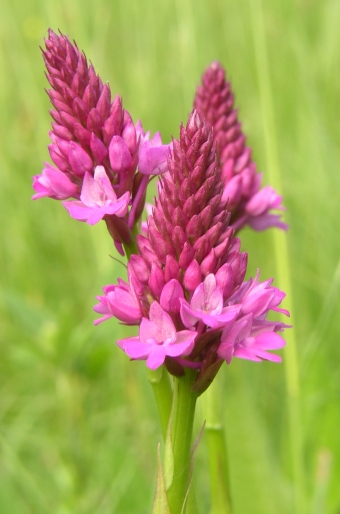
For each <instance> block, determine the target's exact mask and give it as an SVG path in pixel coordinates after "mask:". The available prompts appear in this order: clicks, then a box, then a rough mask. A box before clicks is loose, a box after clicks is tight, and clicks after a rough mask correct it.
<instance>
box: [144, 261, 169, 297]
mask: <svg viewBox="0 0 340 514" xmlns="http://www.w3.org/2000/svg"><path fill="white" fill-rule="evenodd" d="M164 285H165V280H164V273H163V271H162V269H161V267H160V266H159V265H158V264H157V263H156V262H153V263H152V264H151V271H150V278H149V282H148V286H149V288H150V291H151V293H152V294H153V296H154V297H155V298H159V297H160V295H161V292H162V291H163V288H164Z"/></svg>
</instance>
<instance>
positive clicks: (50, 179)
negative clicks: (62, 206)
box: [32, 162, 78, 200]
mask: <svg viewBox="0 0 340 514" xmlns="http://www.w3.org/2000/svg"><path fill="white" fill-rule="evenodd" d="M33 189H34V190H35V191H36V194H35V195H33V196H32V199H33V200H37V199H38V198H43V197H44V196H49V197H50V198H54V199H55V200H66V198H70V197H71V196H77V193H78V187H77V185H76V184H74V183H73V182H71V180H70V179H69V178H68V176H67V175H65V173H62V172H61V171H60V170H58V169H57V168H54V167H53V166H51V165H50V164H48V163H47V162H46V163H45V168H44V169H43V171H42V174H41V175H35V176H34V177H33Z"/></svg>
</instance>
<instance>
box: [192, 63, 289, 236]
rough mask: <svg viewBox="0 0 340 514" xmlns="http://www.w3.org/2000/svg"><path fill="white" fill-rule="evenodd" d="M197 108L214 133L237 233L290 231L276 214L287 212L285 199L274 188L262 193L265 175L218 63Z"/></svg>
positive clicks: (208, 73) (206, 77)
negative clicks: (248, 229)
mask: <svg viewBox="0 0 340 514" xmlns="http://www.w3.org/2000/svg"><path fill="white" fill-rule="evenodd" d="M194 107H195V109H196V110H197V112H198V114H199V116H200V117H201V118H202V119H204V120H205V122H206V124H207V126H208V127H209V128H213V129H214V140H215V141H216V146H217V151H218V154H219V158H220V162H221V166H222V176H223V179H224V190H223V199H228V209H229V210H230V212H231V224H232V226H233V227H234V228H235V230H240V229H241V228H242V227H243V226H244V225H246V224H248V225H249V226H250V227H251V228H253V229H254V230H265V229H267V228H269V227H278V228H280V229H283V230H286V229H287V225H286V223H284V222H283V221H281V219H280V215H279V214H273V213H272V211H273V210H274V211H275V210H283V209H284V207H283V206H282V203H281V202H282V197H281V196H279V195H278V194H277V193H276V191H275V190H274V189H273V188H272V187H270V186H265V187H264V188H263V189H260V186H261V180H262V175H261V174H260V173H257V172H256V164H255V163H254V162H253V160H252V158H251V149H250V148H249V147H247V146H246V138H245V136H244V134H243V132H242V129H241V124H240V123H239V121H238V118H237V110H236V109H235V108H234V96H233V93H232V90H231V86H230V82H228V81H227V80H226V76H225V71H224V69H223V68H222V66H221V65H220V64H219V63H218V62H214V63H212V64H211V65H210V66H209V67H208V68H207V69H206V71H205V73H204V75H203V77H202V85H201V86H199V87H198V88H197V92H196V96H195V100H194Z"/></svg>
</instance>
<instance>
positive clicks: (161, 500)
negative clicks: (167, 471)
mask: <svg viewBox="0 0 340 514" xmlns="http://www.w3.org/2000/svg"><path fill="white" fill-rule="evenodd" d="M157 457H158V470H157V482H156V494H155V499H154V502H153V508H152V514H170V510H169V505H168V500H167V497H166V492H165V477H164V473H163V468H162V462H161V456H160V445H159V444H158V449H157Z"/></svg>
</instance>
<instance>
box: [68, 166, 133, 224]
mask: <svg viewBox="0 0 340 514" xmlns="http://www.w3.org/2000/svg"><path fill="white" fill-rule="evenodd" d="M129 201H130V193H129V192H126V193H124V194H123V195H122V196H121V197H120V198H117V195H116V193H115V192H114V190H113V188H112V185H111V183H110V180H109V178H108V176H107V174H106V172H105V169H104V167H103V166H97V167H96V169H95V172H94V177H92V175H90V173H87V172H86V173H85V176H84V181H83V187H82V191H81V194H80V201H79V200H74V201H66V202H63V206H64V207H65V208H66V209H67V210H68V212H69V213H70V215H71V216H72V218H75V219H77V220H80V221H86V222H87V223H89V224H90V225H95V224H96V223H98V221H100V220H101V219H103V217H104V216H105V215H107V214H108V215H111V214H115V215H116V216H118V217H123V216H125V214H126V213H127V210H128V205H129Z"/></svg>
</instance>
